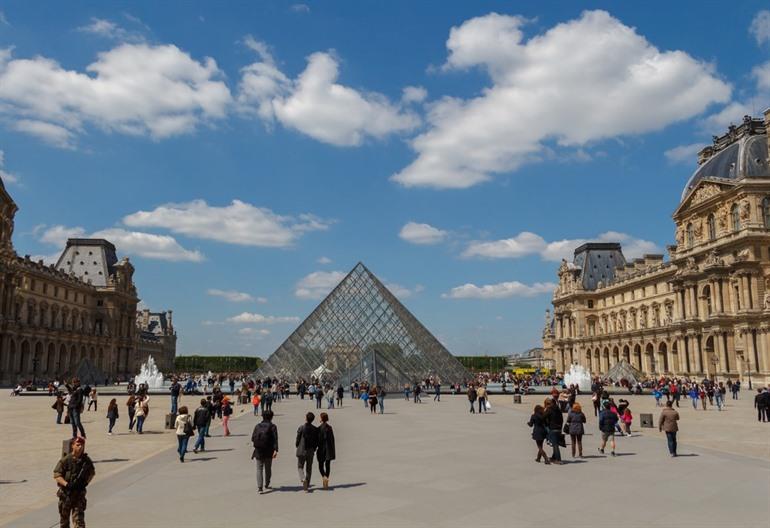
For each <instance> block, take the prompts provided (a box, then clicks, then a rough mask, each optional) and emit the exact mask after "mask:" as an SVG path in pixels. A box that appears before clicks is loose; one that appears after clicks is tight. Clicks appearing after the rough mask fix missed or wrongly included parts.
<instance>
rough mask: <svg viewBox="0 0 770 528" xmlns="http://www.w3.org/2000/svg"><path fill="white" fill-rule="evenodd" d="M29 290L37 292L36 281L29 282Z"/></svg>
mask: <svg viewBox="0 0 770 528" xmlns="http://www.w3.org/2000/svg"><path fill="white" fill-rule="evenodd" d="M29 290H30V291H35V279H31V280H30V282H29Z"/></svg>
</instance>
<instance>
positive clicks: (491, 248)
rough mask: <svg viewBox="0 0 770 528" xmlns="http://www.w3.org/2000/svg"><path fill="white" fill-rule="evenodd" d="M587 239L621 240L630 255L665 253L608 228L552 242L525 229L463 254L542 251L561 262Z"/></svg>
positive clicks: (548, 258)
mask: <svg viewBox="0 0 770 528" xmlns="http://www.w3.org/2000/svg"><path fill="white" fill-rule="evenodd" d="M586 242H619V243H620V244H622V246H623V254H624V255H625V256H626V258H629V259H631V258H637V257H641V256H642V255H645V254H650V253H662V251H661V249H660V248H659V247H658V245H657V244H655V243H654V242H650V241H648V240H643V239H639V238H636V237H633V236H631V235H628V234H626V233H619V232H617V231H607V232H605V233H601V234H600V235H599V236H597V237H596V238H593V239H585V238H575V239H564V240H555V241H552V242H547V241H546V240H545V239H544V238H543V237H541V236H540V235H537V234H535V233H530V232H528V231H524V232H521V233H519V234H518V235H516V236H515V237H512V238H506V239H501V240H491V241H474V242H471V243H470V244H469V245H468V247H467V248H466V249H465V251H464V252H463V254H462V255H463V256H464V257H482V258H490V259H515V258H521V257H527V256H530V255H540V257H541V258H542V259H543V260H546V261H552V262H558V261H560V260H561V259H567V260H570V259H572V256H573V254H574V251H575V248H577V247H579V246H581V245H583V244H585V243H586Z"/></svg>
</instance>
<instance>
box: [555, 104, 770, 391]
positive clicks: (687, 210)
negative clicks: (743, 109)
mask: <svg viewBox="0 0 770 528" xmlns="http://www.w3.org/2000/svg"><path fill="white" fill-rule="evenodd" d="M768 129H770V110H768V111H767V112H766V113H765V118H764V120H762V119H752V118H750V117H746V118H744V121H743V124H741V125H740V126H738V127H730V130H729V131H728V133H727V134H725V135H724V136H721V137H715V138H714V145H713V146H709V147H706V148H705V149H703V150H702V151H701V152H700V153H699V158H698V163H699V168H698V169H697V170H696V172H695V174H694V175H693V177H692V178H691V179H690V181H689V182H688V185H687V187H686V188H685V190H684V193H683V195H682V199H681V203H680V205H679V207H678V208H677V209H676V211H675V212H674V214H673V219H674V222H675V225H676V234H675V238H676V244H675V245H671V246H668V253H669V259H668V260H667V261H664V258H663V255H645V256H644V258H640V259H635V260H634V261H633V262H626V259H625V258H624V257H623V254H622V251H621V247H620V245H619V244H585V245H584V246H581V247H580V248H578V249H576V250H575V258H574V260H573V262H566V261H563V262H562V265H561V267H560V268H559V272H558V275H559V286H558V288H557V289H556V291H555V292H554V296H553V310H554V311H553V316H551V315H550V312H549V313H548V314H547V316H546V318H547V321H546V326H545V328H544V330H543V343H544V348H545V355H546V356H547V357H550V358H552V359H553V360H554V362H555V365H556V369H557V370H558V371H560V372H563V371H564V370H566V369H569V365H570V364H572V363H579V364H581V365H583V366H585V367H587V368H588V369H590V371H591V372H592V373H594V374H597V375H600V374H604V373H606V372H607V371H608V370H609V369H610V368H611V367H612V366H613V365H614V364H615V363H617V362H618V361H619V360H621V359H625V360H627V361H629V362H630V363H631V364H632V365H634V366H635V367H636V368H638V369H640V370H641V371H642V372H643V373H644V374H646V375H647V376H660V375H678V376H694V377H697V378H702V377H704V376H709V377H712V376H713V377H715V378H717V379H720V380H721V379H727V378H731V379H741V380H744V381H746V380H747V378H748V377H749V375H750V376H751V378H752V379H753V380H754V381H755V382H759V383H768V382H770V169H768V158H769V157H770V144H769V143H770V141H769V140H768V134H767V130H768Z"/></svg>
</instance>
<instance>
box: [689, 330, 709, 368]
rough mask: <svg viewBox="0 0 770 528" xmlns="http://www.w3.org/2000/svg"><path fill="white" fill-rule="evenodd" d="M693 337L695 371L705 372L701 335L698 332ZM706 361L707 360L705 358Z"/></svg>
mask: <svg viewBox="0 0 770 528" xmlns="http://www.w3.org/2000/svg"><path fill="white" fill-rule="evenodd" d="M694 337H695V346H694V347H693V351H694V356H695V372H706V370H705V368H704V365H703V361H704V358H703V336H702V335H700V334H698V335H697V336H694ZM706 361H708V360H706Z"/></svg>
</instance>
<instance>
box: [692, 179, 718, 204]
mask: <svg viewBox="0 0 770 528" xmlns="http://www.w3.org/2000/svg"><path fill="white" fill-rule="evenodd" d="M720 192H722V188H721V187H720V186H719V185H716V184H714V183H704V184H703V185H699V186H698V187H696V189H695V192H694V193H693V194H692V198H690V205H695V204H699V203H701V202H704V201H706V200H708V199H709V198H711V197H712V196H716V195H717V194H719V193H720Z"/></svg>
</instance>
